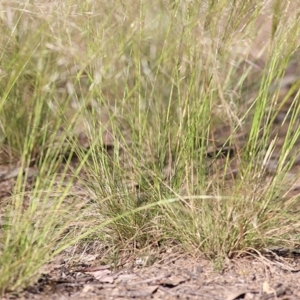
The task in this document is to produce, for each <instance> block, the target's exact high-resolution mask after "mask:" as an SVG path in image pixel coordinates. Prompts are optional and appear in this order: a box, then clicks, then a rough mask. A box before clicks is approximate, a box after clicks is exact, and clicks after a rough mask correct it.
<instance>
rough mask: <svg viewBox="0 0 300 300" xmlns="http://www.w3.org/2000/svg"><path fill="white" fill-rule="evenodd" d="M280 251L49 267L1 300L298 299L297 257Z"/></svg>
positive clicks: (58, 263) (299, 274) (61, 263)
mask: <svg viewBox="0 0 300 300" xmlns="http://www.w3.org/2000/svg"><path fill="white" fill-rule="evenodd" d="M282 254H283V253H281V252H280V249H276V250H274V251H273V253H272V254H270V256H268V255H265V256H264V257H261V258H253V257H251V256H248V257H240V258H236V259H233V260H228V261H226V262H225V263H224V264H223V268H222V271H221V272H218V271H216V270H215V269H214V265H213V263H212V262H209V261H207V260H204V259H195V258H192V257H188V256H181V257H179V256H178V253H177V254H172V252H171V251H170V253H165V254H163V255H161V257H160V259H159V260H157V261H156V262H155V263H154V264H152V265H151V266H148V267H142V266H140V264H141V261H139V260H135V261H132V262H131V263H128V265H126V266H123V267H122V268H117V269H112V268H110V267H109V266H107V265H101V263H100V262H99V263H95V262H94V263H93V264H91V265H88V264H86V263H79V264H77V265H76V266H72V267H71V266H68V265H67V264H66V263H65V262H64V260H63V259H61V260H57V261H56V263H55V262H53V263H51V264H49V265H48V266H47V269H48V271H46V272H44V274H42V276H41V277H40V279H39V280H38V282H37V283H36V284H35V285H33V286H31V287H28V288H27V289H26V290H25V291H23V292H21V293H20V294H16V295H7V296H6V297H4V298H2V299H7V300H8V299H42V298H43V299H45V300H46V299H49V300H50V299H203V300H204V299H220V300H222V299H227V300H234V299H282V300H283V299H285V300H287V299H300V259H299V258H298V257H297V255H296V254H293V253H289V254H288V253H284V256H282Z"/></svg>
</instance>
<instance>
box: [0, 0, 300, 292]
mask: <svg viewBox="0 0 300 300" xmlns="http://www.w3.org/2000/svg"><path fill="white" fill-rule="evenodd" d="M0 8H1V9H0V11H1V14H0V18H1V25H0V31H1V34H0V57H1V68H0V76H1V82H0V149H1V163H2V164H3V165H9V166H10V167H13V166H16V165H17V166H18V167H20V169H19V170H20V171H19V172H18V176H17V177H16V179H15V181H14V185H13V189H12V191H11V195H10V197H7V198H5V199H3V203H4V204H3V205H2V208H1V228H0V236H1V243H0V254H1V255H0V257H1V259H0V273H1V274H2V275H1V279H0V289H1V290H2V291H7V290H16V289H18V288H20V287H24V286H26V285H28V284H29V283H31V282H32V281H33V280H34V279H35V278H36V276H37V275H38V271H39V269H40V267H41V266H43V265H44V264H45V263H46V262H48V261H50V260H51V259H52V258H53V257H54V256H55V255H56V254H58V253H60V252H61V251H63V250H64V249H66V248H67V247H68V246H70V245H71V244H74V243H77V242H80V240H83V241H85V242H86V241H87V239H90V240H92V239H98V240H99V239H100V240H101V241H102V242H103V245H104V246H103V247H106V249H109V250H110V251H112V252H113V253H119V252H121V251H130V252H131V253H135V252H139V251H142V250H143V249H146V248H147V247H149V246H151V247H158V246H161V245H168V243H170V241H171V242H172V243H176V244H177V245H180V246H182V247H183V249H185V251H187V253H190V254H192V255H196V256H198V255H206V256H207V257H209V258H211V259H215V258H220V257H225V256H228V257H233V256H234V255H237V254H239V253H241V252H243V251H247V249H256V250H258V251H260V250H262V249H264V248H268V247H271V246H276V245H278V244H280V246H281V247H296V246H298V245H299V234H298V232H299V222H298V221H297V218H296V215H297V211H298V202H299V197H298V195H297V194H296V195H295V194H294V195H290V194H289V191H292V190H293V186H295V184H297V180H298V174H297V171H296V169H295V167H294V166H295V163H296V162H297V156H298V154H299V153H297V148H298V144H299V133H300V131H299V105H298V100H299V77H297V75H296V74H297V72H298V76H299V69H298V66H297V61H298V60H299V52H298V47H299V38H298V37H299V26H298V24H299V8H298V7H294V5H293V4H292V3H290V2H288V1H286V2H284V1H271V0H265V1H255V0H252V1H240V2H238V3H235V4H234V5H233V4H232V1H228V0H222V1H217V2H215V1H213V2H211V1H200V2H197V1H194V2H190V1H180V0H178V1H160V0H155V1H151V3H150V2H147V1H139V2H138V3H136V5H134V6H133V5H132V3H131V1H123V2H122V4H120V3H118V2H115V1H111V2H107V1H100V2H99V1H98V2H97V3H94V2H82V1H76V0H72V1H71V0H68V1H65V2H64V3H63V4H62V3H59V2H58V1H52V2H47V1H45V2H43V1H40V2H39V3H38V4H36V3H35V4H33V3H32V2H31V1H27V2H26V3H24V2H21V1H2V2H1V4H0ZM262 22H265V25H264V26H262V25H261V24H262ZM266 32H268V34H266ZM291 64H295V66H296V67H295V69H294V77H293V78H292V79H291V80H289V83H288V84H285V87H283V82H284V80H286V79H287V78H288V79H290V78H291V76H290V75H288V74H287V69H288V67H289V66H290V65H291ZM289 76H290V77H289ZM284 88H286V91H285V93H284V94H282V91H283V89H284ZM283 112H284V113H283ZM74 157H76V160H75V161H74ZM26 170H31V171H32V170H36V173H35V176H33V177H31V176H28V172H26ZM29 177H30V178H29ZM29 179H30V180H29ZM76 187H77V191H78V187H80V189H81V193H82V192H83V193H84V194H85V196H86V197H87V198H88V199H89V200H88V201H87V200H86V199H85V198H84V199H83V198H82V197H81V196H80V195H81V194H80V193H76V192H74V189H75V190H76ZM1 201H2V199H1ZM1 203H2V202H1ZM124 249H125V250H124Z"/></svg>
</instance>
